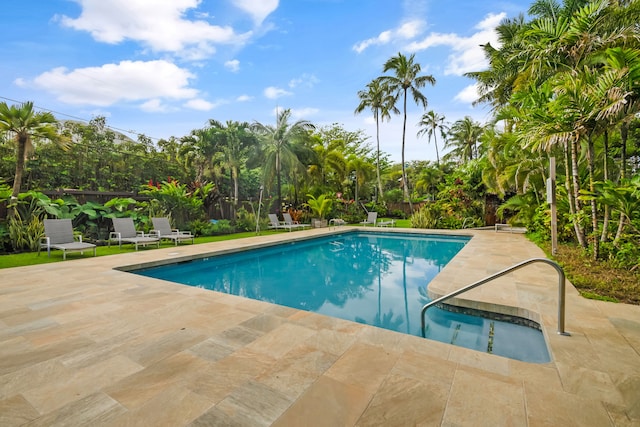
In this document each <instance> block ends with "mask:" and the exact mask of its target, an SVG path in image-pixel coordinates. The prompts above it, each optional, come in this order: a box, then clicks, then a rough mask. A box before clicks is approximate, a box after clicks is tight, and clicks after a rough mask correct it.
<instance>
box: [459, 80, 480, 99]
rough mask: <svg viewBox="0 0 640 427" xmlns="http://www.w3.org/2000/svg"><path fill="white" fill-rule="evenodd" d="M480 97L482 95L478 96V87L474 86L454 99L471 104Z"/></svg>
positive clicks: (465, 89) (462, 91)
mask: <svg viewBox="0 0 640 427" xmlns="http://www.w3.org/2000/svg"><path fill="white" fill-rule="evenodd" d="M479 97H480V95H479V94H478V85H477V84H472V85H469V86H467V87H465V88H464V89H462V90H461V91H460V92H458V94H457V95H456V96H455V97H454V98H453V99H454V100H456V101H460V102H464V103H467V104H470V103H472V102H474V101H476V100H477V99H478V98H479Z"/></svg>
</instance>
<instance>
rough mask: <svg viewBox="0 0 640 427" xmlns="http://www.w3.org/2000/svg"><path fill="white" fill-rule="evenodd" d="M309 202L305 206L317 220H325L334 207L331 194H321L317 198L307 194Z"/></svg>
mask: <svg viewBox="0 0 640 427" xmlns="http://www.w3.org/2000/svg"><path fill="white" fill-rule="evenodd" d="M307 196H309V200H308V201H307V203H306V204H305V206H308V207H309V209H311V213H312V215H313V216H314V217H315V218H319V219H325V218H326V217H327V215H328V214H329V212H331V208H332V206H333V199H332V198H331V195H330V194H321V195H319V196H318V197H317V198H316V197H314V196H313V195H312V194H307Z"/></svg>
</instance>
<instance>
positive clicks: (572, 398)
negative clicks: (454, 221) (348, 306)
mask: <svg viewBox="0 0 640 427" xmlns="http://www.w3.org/2000/svg"><path fill="white" fill-rule="evenodd" d="M346 229H347V227H339V228H338V230H337V231H338V232H340V231H344V230H346ZM369 229H371V227H369ZM385 231H388V232H397V231H399V230H397V229H385ZM333 232H336V230H335V229H331V230H330V229H316V230H307V231H295V232H283V233H280V234H276V235H267V236H256V237H253V238H248V239H242V240H234V241H228V242H219V243H208V244H200V245H188V244H185V245H180V246H178V247H173V246H172V247H165V248H162V249H155V248H154V249H146V250H140V251H138V252H135V253H126V254H121V255H113V256H104V257H98V258H93V257H91V256H90V255H89V254H88V253H86V254H85V255H84V256H81V255H79V254H69V255H68V260H67V261H64V262H57V263H52V264H45V265H38V266H32V267H18V268H12V269H5V270H0V426H3V427H8V426H22V425H28V426H85V425H87V426H89V425H90V426H129V425H131V426H136V425H140V426H214V425H215V426H218V425H224V426H263V425H264V426H266V425H276V426H332V427H333V426H355V425H358V426H367V425H384V426H408V425H424V426H432V425H434V426H437V425H441V426H501V425H502V426H599V427H600V426H614V425H615V426H638V425H640V307H639V306H632V305H625V304H613V303H607V302H601V301H592V300H586V299H583V298H581V297H580V296H579V295H578V293H577V291H576V290H575V288H574V287H573V286H572V285H571V284H568V285H567V291H566V330H567V331H568V332H569V333H570V334H571V336H560V335H558V334H557V333H556V328H557V301H558V289H557V288H558V275H557V272H556V271H555V270H554V269H553V268H552V267H551V266H549V265H545V264H535V265H531V266H527V267H525V268H523V269H521V270H518V271H516V272H514V273H512V274H510V275H508V276H505V277H502V278H500V279H498V280H496V281H495V282H492V283H490V284H487V285H484V286H483V287H481V288H478V289H475V290H473V291H471V292H470V293H469V294H468V295H464V296H463V295H461V296H460V297H461V298H464V299H463V300H459V301H458V303H460V304H465V305H469V306H474V307H477V308H484V309H487V308H489V309H493V310H499V311H502V312H507V313H518V314H520V315H524V316H527V317H530V318H533V319H537V320H539V321H540V323H541V324H542V327H543V333H544V334H545V337H546V339H547V342H548V343H549V348H550V352H551V357H552V362H550V363H547V364H530V363H524V362H519V361H515V360H510V359H506V358H502V357H498V356H493V355H489V354H485V353H480V352H476V351H473V350H468V349H464V348H460V347H455V346H451V345H447V344H443V343H439V342H435V341H431V340H425V339H422V338H418V337H412V336H408V335H404V334H400V333H396V332H391V331H387V330H384V329H378V328H375V327H371V326H366V325H362V324H358V323H352V322H348V321H345V320H340V319H335V318H330V317H326V316H322V315H318V314H314V313H309V312H304V311H299V310H295V309H291V308H287V307H282V306H276V305H272V304H268V303H265V302H259V301H254V300H248V299H245V298H242V297H238V296H233V295H226V294H221V293H216V292H212V291H206V290H202V289H199V288H194V287H188V286H182V285H178V284H173V283H170V282H166V281H162V280H158V279H152V278H147V277H143V276H138V275H133V274H130V273H126V272H124V271H119V270H115V269H114V268H115V267H123V266H131V265H140V264H144V263H148V262H154V263H162V262H166V261H167V260H175V259H182V258H185V257H191V256H198V255H202V254H205V253H213V252H216V251H223V252H224V251H230V250H233V249H234V248H237V247H248V246H251V245H267V244H272V243H275V242H278V241H282V240H288V239H292V238H295V239H297V238H304V237H307V236H313V235H321V234H326V233H333ZM464 234H469V235H473V236H474V237H473V239H472V240H471V241H470V242H469V243H468V244H467V245H466V246H465V248H464V249H463V250H462V251H461V252H460V254H458V255H457V256H456V257H455V258H454V260H453V261H452V262H451V263H450V264H448V265H447V266H446V267H445V268H444V269H443V271H442V272H441V273H440V274H439V275H438V276H437V277H436V279H434V281H433V282H432V284H431V285H430V291H431V292H432V293H434V294H439V293H444V292H446V291H448V290H453V289H457V288H458V287H461V286H463V285H466V284H469V283H471V282H474V281H476V280H479V279H482V278H484V277H486V276H488V275H490V274H492V273H495V272H497V271H499V270H501V269H504V268H506V267H509V266H511V265H513V264H516V263H518V262H520V261H523V260H525V259H528V258H535V257H544V254H543V253H542V252H541V251H540V250H539V249H538V248H537V247H536V246H535V245H534V244H532V243H530V242H529V241H527V239H526V238H525V237H524V236H522V235H519V234H514V233H508V232H494V231H467V230H465V231H464ZM52 256H59V257H61V254H60V253H54V254H52ZM283 280H304V277H297V276H296V274H295V272H292V274H291V276H290V277H288V278H283Z"/></svg>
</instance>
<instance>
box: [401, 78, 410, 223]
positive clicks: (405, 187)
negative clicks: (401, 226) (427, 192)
mask: <svg viewBox="0 0 640 427" xmlns="http://www.w3.org/2000/svg"><path fill="white" fill-rule="evenodd" d="M406 132H407V89H405V90H404V121H403V122H402V190H403V193H404V199H405V200H408V201H409V209H410V210H411V214H413V205H412V204H411V197H410V196H409V180H408V178H407V168H406V167H405V163H404V143H405V135H406Z"/></svg>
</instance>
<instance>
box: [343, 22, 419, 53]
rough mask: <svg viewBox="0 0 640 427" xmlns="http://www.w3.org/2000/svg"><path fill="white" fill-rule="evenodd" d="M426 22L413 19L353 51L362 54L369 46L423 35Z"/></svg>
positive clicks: (367, 41)
mask: <svg viewBox="0 0 640 427" xmlns="http://www.w3.org/2000/svg"><path fill="white" fill-rule="evenodd" d="M424 26H425V22H424V21H423V20H420V19H413V20H410V21H407V22H405V23H403V24H401V25H400V26H399V27H398V28H396V29H392V30H386V31H383V32H381V33H380V34H378V36H377V37H372V38H370V39H367V40H364V41H361V42H358V43H356V44H355V45H354V46H353V50H355V51H356V52H358V53H362V52H363V51H364V50H365V49H367V48H368V47H369V46H373V45H383V44H389V43H391V42H395V41H399V40H410V39H412V38H414V37H416V36H418V35H419V34H421V33H422V30H423V29H424Z"/></svg>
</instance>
